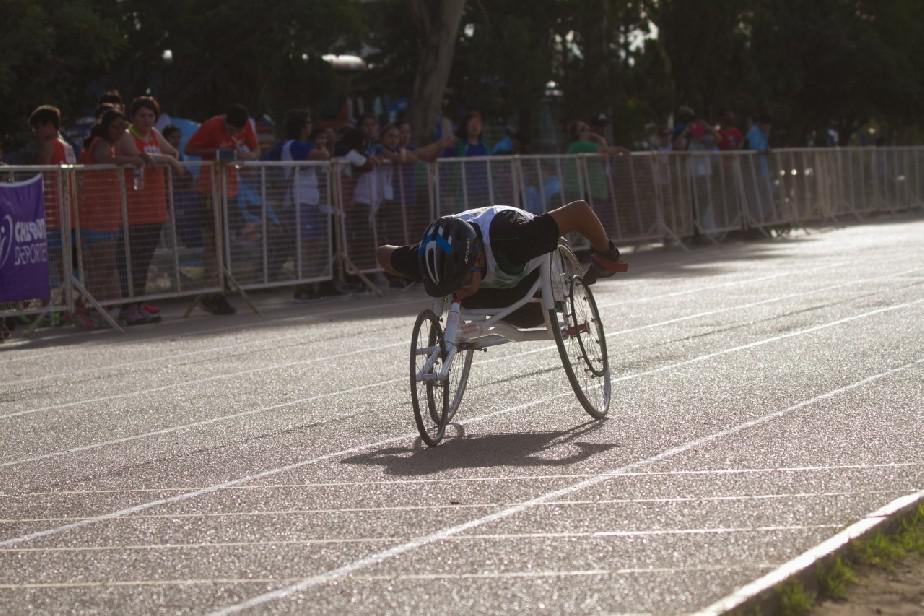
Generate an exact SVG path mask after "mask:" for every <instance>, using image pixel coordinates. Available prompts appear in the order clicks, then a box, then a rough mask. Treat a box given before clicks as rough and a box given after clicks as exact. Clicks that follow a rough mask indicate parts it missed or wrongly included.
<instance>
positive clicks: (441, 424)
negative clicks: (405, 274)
mask: <svg viewBox="0 0 924 616" xmlns="http://www.w3.org/2000/svg"><path fill="white" fill-rule="evenodd" d="M434 350H436V351H437V353H436V355H435V357H431V353H432V351H434ZM444 356H445V350H444V345H443V330H442V328H441V327H440V324H439V321H438V320H437V318H436V315H435V314H433V313H432V312H431V311H429V310H425V311H424V312H422V313H420V315H418V317H417V322H416V323H415V324H414V331H413V334H412V341H411V358H410V360H411V362H410V364H411V365H410V368H411V374H410V378H411V383H410V385H411V403H412V405H413V407H414V419H415V421H416V423H417V429H418V431H419V432H420V436H421V438H422V439H423V440H424V442H426V443H427V444H428V445H435V444H437V443H438V442H439V441H440V439H442V438H443V433H444V431H445V429H446V407H447V403H448V394H449V390H448V388H447V387H446V384H445V382H439V381H423V380H420V379H419V376H421V375H422V374H436V373H438V372H439V371H440V368H441V367H442V360H443V357H444ZM428 362H429V363H430V365H429V367H428Z"/></svg>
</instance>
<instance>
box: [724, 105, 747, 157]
mask: <svg viewBox="0 0 924 616" xmlns="http://www.w3.org/2000/svg"><path fill="white" fill-rule="evenodd" d="M718 134H719V136H718V140H719V149H720V150H722V151H723V152H724V151H728V150H740V149H741V146H742V145H744V136H743V135H742V134H741V131H740V130H738V127H737V126H735V114H734V113H733V112H732V111H731V110H730V109H725V110H723V111H722V113H721V114H720V115H719V130H718Z"/></svg>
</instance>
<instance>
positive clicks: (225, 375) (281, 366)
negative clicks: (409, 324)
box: [0, 342, 407, 419]
mask: <svg viewBox="0 0 924 616" xmlns="http://www.w3.org/2000/svg"><path fill="white" fill-rule="evenodd" d="M399 346H407V343H405V342H400V343H399V342H393V343H390V344H380V345H376V346H374V347H367V348H363V349H354V350H352V351H346V352H344V353H338V354H336V355H323V356H321V357H311V358H308V359H300V360H297V361H291V362H285V363H281V364H273V365H270V366H263V367H260V368H248V369H247V370H240V371H238V372H228V373H223V374H215V375H212V376H205V377H200V378H195V379H190V380H188V381H179V382H176V383H170V384H168V385H159V386H157V387H148V388H146V389H136V390H135V391H129V392H124V393H120V394H109V395H107V396H101V397H99V398H87V399H84V400H75V401H73V402H63V403H61V404H53V405H51V406H43V407H39V408H32V409H26V410H23V411H15V412H13V413H7V414H6V415H0V419H11V418H14V417H22V416H24V415H33V414H35V413H41V412H43V411H53V410H56V409H65V408H70V407H74V406H80V405H82V404H93V403H95V402H104V401H106V400H116V399H119V398H131V397H133V396H140V395H142V394H150V393H153V392H156V391H166V390H169V389H174V388H180V387H183V386H185V385H198V384H200V383H208V382H210V381H219V380H221V379H229V378H232V377H237V376H243V375H246V374H254V373H257V372H265V371H267V370H281V369H285V368H291V367H293V366H308V365H311V364H318V363H322V362H329V361H333V360H335V359H343V358H345V357H351V356H353V355H362V354H369V353H373V352H375V351H378V350H380V349H390V348H394V347H399Z"/></svg>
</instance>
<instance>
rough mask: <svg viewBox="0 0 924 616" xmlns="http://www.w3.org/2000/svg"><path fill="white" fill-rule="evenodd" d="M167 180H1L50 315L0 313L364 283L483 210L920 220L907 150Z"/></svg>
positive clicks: (307, 165) (13, 172) (666, 156)
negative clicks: (27, 210)
mask: <svg viewBox="0 0 924 616" xmlns="http://www.w3.org/2000/svg"><path fill="white" fill-rule="evenodd" d="M183 166H184V169H185V172H184V173H177V172H175V171H174V170H173V169H172V168H170V167H152V166H145V167H143V168H139V169H134V168H125V167H115V166H105V165H88V166H85V165H64V166H60V167H57V166H45V167H38V166H29V167H0V181H2V182H21V181H25V180H28V179H29V178H33V177H35V175H37V174H40V175H41V176H42V178H43V180H42V181H43V186H44V201H45V217H46V229H47V243H48V262H49V280H48V283H49V287H50V289H51V294H50V300H49V301H30V300H25V301H17V302H15V303H13V304H0V316H3V317H7V316H13V317H22V316H25V315H33V314H48V313H72V312H74V311H75V310H76V311H79V310H80V309H81V307H87V306H94V307H95V306H97V305H99V306H106V307H116V306H119V305H121V304H128V303H135V302H148V301H152V300H157V299H161V298H173V297H184V296H195V295H199V294H204V293H212V292H220V291H222V289H224V288H225V287H226V284H227V282H228V280H227V279H229V278H230V279H231V281H232V282H233V283H234V284H235V285H237V286H239V287H240V288H242V289H257V288H267V287H277V286H283V285H295V284H301V283H307V282H318V281H324V280H334V279H335V278H339V277H342V276H344V275H347V274H354V275H361V276H363V277H364V280H366V281H367V282H369V279H368V278H366V277H365V276H366V275H367V274H376V273H379V272H381V268H379V266H378V264H377V262H376V260H375V249H376V247H377V246H378V245H380V244H385V243H391V244H411V243H414V242H415V241H417V240H418V239H419V237H420V235H421V234H422V232H423V230H424V228H425V227H426V226H427V224H429V222H430V221H432V220H433V219H435V218H436V217H438V216H441V215H444V214H448V213H456V212H460V211H463V210H466V209H470V208H474V207H481V206H485V205H493V204H509V205H514V206H518V207H522V208H523V209H526V210H528V211H531V212H533V213H536V214H540V213H543V212H547V211H549V210H551V209H555V208H557V207H560V206H562V205H564V204H566V203H568V202H570V201H573V200H576V199H586V200H587V201H588V202H589V203H590V204H591V205H592V206H593V208H594V209H595V211H596V212H597V214H598V215H599V217H600V219H601V220H602V221H603V223H604V225H605V226H606V228H607V232H608V233H609V235H610V236H611V237H612V238H613V239H614V240H615V241H616V242H617V243H624V244H630V243H640V242H657V241H670V240H674V241H682V240H683V239H684V238H689V237H691V236H693V235H695V234H697V233H699V234H703V235H706V236H708V237H712V238H718V237H721V235H722V234H723V233H726V232H728V231H733V230H736V229H747V228H758V229H759V228H767V227H774V226H780V225H788V224H807V223H810V222H817V221H829V220H839V219H844V218H858V219H862V217H864V216H867V215H873V214H877V213H884V212H898V211H905V210H910V209H915V208H921V207H924V148H922V147H890V148H872V147H864V148H860V147H849V148H827V149H776V150H772V151H770V152H763V153H757V152H749V151H735V152H642V153H632V154H631V155H628V154H627V155H616V156H601V155H576V156H569V155H536V156H495V157H470V158H444V159H439V160H437V161H436V162H434V163H430V164H427V163H421V162H415V163H408V164H402V165H398V164H390V163H386V164H381V165H378V166H377V167H375V168H374V169H372V170H362V169H354V168H352V166H351V165H350V164H349V163H346V162H342V161H333V162H330V163H327V162H299V163H294V162H252V163H251V162H248V163H232V164H218V165H216V164H214V163H207V162H184V163H183ZM576 239H577V238H576ZM577 245H578V247H582V246H583V245H582V244H580V243H578V244H577ZM370 284H374V282H370ZM109 318H110V319H111V318H112V317H111V315H110V317H109Z"/></svg>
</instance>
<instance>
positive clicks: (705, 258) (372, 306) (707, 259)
mask: <svg viewBox="0 0 924 616" xmlns="http://www.w3.org/2000/svg"><path fill="white" fill-rule="evenodd" d="M700 256H701V258H698V257H693V258H692V259H691V258H689V257H688V256H685V255H680V258H677V259H667V260H665V261H661V262H659V263H656V264H652V265H648V266H642V267H639V268H633V272H632V273H631V274H630V275H629V276H630V277H634V275H635V274H638V273H644V272H647V271H660V270H663V269H664V267H665V266H667V265H670V264H671V263H680V262H682V263H683V264H684V265H690V264H700V263H711V262H713V261H715V256H714V255H709V254H703V255H700ZM800 259H801V257H794V258H793V259H791V260H792V261H795V262H798V261H799V260H800ZM789 260H790V259H787V261H789ZM784 263H785V261H784ZM850 263H853V261H842V262H837V263H835V264H833V265H826V266H820V267H817V268H810V269H804V270H800V273H805V272H811V271H817V270H825V269H834V268H836V267H840V266H842V265H848V264H850ZM737 273H738V272H735V274H729V276H734V275H736V274H737ZM744 274H745V275H746V274H747V272H744ZM785 275H788V274H786V273H781V274H773V275H770V276H765V277H762V278H749V279H746V280H740V281H730V282H727V283H720V284H716V285H713V286H706V287H699V288H698V289H691V290H689V291H677V292H673V293H668V294H665V295H657V296H647V297H644V298H639V299H631V300H625V301H626V303H629V302H633V301H651V300H652V299H658V298H666V297H676V296H678V295H683V294H687V293H696V292H698V291H701V290H709V289H715V288H720V287H724V286H729V285H735V284H744V283H748V282H758V281H761V280H771V279H773V278H779V277H781V276H785ZM341 301H343V300H341ZM422 301H426V300H421V298H414V299H410V300H404V299H402V300H399V301H395V302H383V303H381V304H380V303H368V302H364V303H363V304H362V305H360V306H354V307H352V308H344V307H339V308H336V309H334V310H328V311H326V312H319V313H315V314H308V315H296V316H291V317H283V318H279V319H273V322H274V323H284V322H287V321H300V320H308V321H311V320H314V319H319V318H324V317H329V316H339V315H341V314H344V313H353V312H363V311H366V310H368V311H379V310H381V309H382V308H383V307H401V306H411V305H420V304H421V303H422ZM331 303H332V302H331ZM322 307H327V304H325V305H324V306H322ZM186 322H188V321H178V323H186ZM245 326H246V324H242V323H237V324H235V325H232V326H221V327H214V328H205V329H197V330H195V331H193V332H184V333H180V334H175V336H176V337H178V338H180V337H186V336H201V335H203V334H215V333H219V332H224V331H231V332H238V333H239V332H240V330H241V328H242V327H245ZM264 340H265V339H262V338H261V340H260V341H264ZM24 344H25V343H24ZM240 346H241V345H240V343H239V344H238V345H236V346H235V348H240ZM10 348H11V349H15V348H16V346H10ZM218 348H224V347H215V349H218ZM68 352H70V349H57V350H55V351H50V352H47V353H41V354H38V355H32V356H31V357H18V356H17V357H12V356H11V357H10V358H9V360H8V362H2V361H0V363H13V362H14V361H15V362H17V363H19V362H22V361H32V360H37V359H46V358H47V357H51V356H54V355H63V354H65V353H68ZM197 352H198V351H193V352H192V353H197ZM169 357H170V355H166V356H160V357H158V358H155V359H154V360H140V361H139V362H137V363H144V362H147V361H158V360H163V359H166V358H169ZM135 363H136V362H129V363H127V364H112V365H110V366H105V368H110V367H116V366H123V365H134V364H135ZM39 378H44V377H39Z"/></svg>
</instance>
